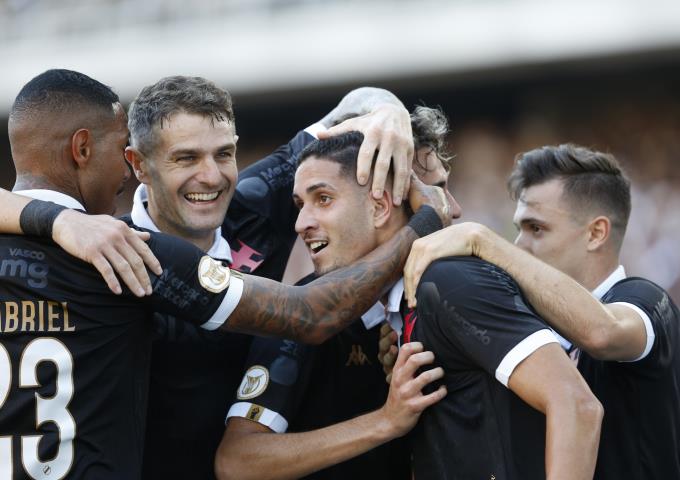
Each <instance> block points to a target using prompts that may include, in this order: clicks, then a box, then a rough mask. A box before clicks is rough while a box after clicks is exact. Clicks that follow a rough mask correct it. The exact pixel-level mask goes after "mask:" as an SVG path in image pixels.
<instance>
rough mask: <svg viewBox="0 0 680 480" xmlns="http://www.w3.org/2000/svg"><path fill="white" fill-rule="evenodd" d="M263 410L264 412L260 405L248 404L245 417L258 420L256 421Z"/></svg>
mask: <svg viewBox="0 0 680 480" xmlns="http://www.w3.org/2000/svg"><path fill="white" fill-rule="evenodd" d="M263 412H264V408H263V407H261V406H259V405H255V404H252V405H251V406H250V408H249V409H248V413H247V414H246V418H247V419H248V420H252V421H254V422H258V421H260V417H261V416H262V413H263Z"/></svg>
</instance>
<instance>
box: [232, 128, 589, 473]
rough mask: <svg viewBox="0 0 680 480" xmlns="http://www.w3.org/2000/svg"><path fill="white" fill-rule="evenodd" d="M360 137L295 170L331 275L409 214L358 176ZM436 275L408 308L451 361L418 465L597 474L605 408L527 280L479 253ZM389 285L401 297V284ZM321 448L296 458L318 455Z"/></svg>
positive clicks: (417, 435)
mask: <svg viewBox="0 0 680 480" xmlns="http://www.w3.org/2000/svg"><path fill="white" fill-rule="evenodd" d="M360 142H361V137H360V134H349V135H346V136H342V137H337V138H334V139H330V140H326V141H323V142H319V143H318V144H315V146H314V147H311V146H310V147H308V150H306V151H305V154H303V155H302V156H301V158H300V166H299V168H298V171H297V173H296V182H295V196H296V203H297V204H298V205H299V207H300V214H299V217H298V223H297V228H298V230H300V231H302V232H303V236H304V239H305V242H306V244H307V245H308V247H309V249H310V253H311V255H312V260H313V261H314V264H315V268H316V270H317V272H319V273H325V275H333V274H334V273H335V271H333V270H334V268H337V267H338V266H339V265H343V264H344V263H345V262H346V261H348V259H349V258H352V256H353V255H354V254H355V252H354V251H357V253H359V252H363V251H368V250H370V249H371V248H373V247H374V246H375V245H379V244H384V243H383V242H385V241H386V240H387V239H388V238H390V236H391V235H392V234H393V232H395V231H398V229H399V228H400V226H401V225H403V224H404V222H406V220H407V215H406V212H405V210H404V209H403V208H398V207H394V206H393V204H392V202H391V199H390V197H389V194H385V196H384V197H383V198H382V199H379V200H375V199H373V198H372V197H370V196H369V193H368V191H367V190H366V188H365V187H361V186H359V185H358V184H356V182H354V175H355V173H354V169H355V163H354V162H355V161H356V153H355V152H356V146H357V145H359V144H360ZM348 210H349V211H351V212H353V213H352V222H349V223H348V222H347V217H346V216H345V215H343V213H344V212H346V211H348ZM350 244H351V249H352V250H354V251H350V249H349V248H348V245H350ZM326 272H329V273H326ZM325 275H324V276H325ZM324 276H322V277H321V278H322V279H323V278H324ZM428 285H429V286H428V288H427V289H426V290H425V291H424V296H423V297H421V298H419V303H420V305H419V312H418V320H417V321H416V320H414V318H415V317H414V316H413V314H412V313H410V314H409V315H408V317H407V321H406V325H405V339H406V340H407V341H408V340H412V339H413V338H412V337H413V336H416V335H418V337H419V338H422V339H423V340H424V343H425V345H430V346H431V347H432V348H435V349H436V350H437V353H435V359H436V360H435V365H436V366H441V367H442V368H443V369H444V372H445V376H444V385H445V386H446V389H447V391H448V392H449V394H448V395H447V396H446V397H445V399H444V400H442V401H440V402H439V403H437V404H434V405H433V406H431V407H430V408H429V409H427V410H426V411H425V412H424V413H423V415H422V416H421V419H420V421H419V425H418V426H417V427H416V430H415V431H414V432H413V433H414V442H413V445H414V458H415V465H414V467H415V477H416V478H446V477H447V476H448V477H454V476H457V477H459V478H475V477H481V478H491V477H492V476H496V477H497V478H510V479H513V478H518V479H519V478H521V479H533V478H545V477H546V475H547V476H548V477H549V478H572V479H573V478H588V476H589V475H591V476H592V471H593V468H594V465H595V455H596V451H597V441H598V438H599V425H600V421H601V417H602V411H601V408H600V406H599V403H598V402H597V400H595V398H594V396H593V395H592V393H591V392H590V391H589V390H588V388H587V386H586V384H585V382H584V381H583V379H582V378H581V377H580V375H579V374H578V372H577V371H576V368H575V366H574V365H573V364H572V363H571V362H570V361H569V359H568V357H567V356H566V355H565V354H564V352H563V351H562V350H561V348H560V347H559V345H558V343H557V339H556V338H555V337H554V335H552V333H551V332H550V331H549V330H548V329H547V327H546V325H545V324H544V323H543V322H542V320H540V319H539V318H538V317H537V316H536V314H535V313H533V311H532V310H531V308H530V307H529V306H528V304H526V303H525V301H524V299H523V297H522V295H521V292H520V291H519V288H518V286H517V285H516V284H515V283H514V282H513V281H512V280H511V279H510V277H508V276H507V275H506V274H504V273H503V272H502V271H501V270H500V269H498V268H496V267H494V266H492V265H490V264H488V263H486V262H483V261H480V260H477V259H472V258H470V259H463V260H449V261H444V262H440V263H439V268H438V269H437V271H436V277H434V276H432V277H429V283H428ZM390 295H391V296H393V298H397V299H398V298H400V297H401V291H400V289H399V285H398V284H397V285H396V286H395V288H394V289H393V290H392V292H390ZM423 307H424V308H423ZM421 308H422V309H423V310H420V309H421ZM414 324H415V327H414ZM414 328H415V330H414ZM252 376H254V377H257V376H259V375H257V374H255V373H254V372H253V375H252ZM506 387H507V388H506ZM246 390H251V393H252V390H254V391H257V387H253V388H252V389H249V388H247V386H246V389H245V390H243V392H244V393H246V394H248V392H247V391H246ZM255 403H257V402H255ZM532 407H533V408H532ZM258 413H259V412H258ZM263 415H264V413H263ZM331 428H332V427H331ZM357 434H359V433H357ZM258 438H261V439H262V441H263V442H264V439H265V437H264V435H262V436H260V437H258V436H257V435H253V436H252V439H251V447H252V449H257V448H258V444H257V441H256V439H258ZM296 438H297V437H291V440H292V441H294V440H295V439H296ZM259 451H260V450H259V449H258V450H257V452H259ZM262 451H267V450H266V448H265V449H263V450H262ZM544 452H545V456H544ZM331 453H332V449H331ZM324 454H326V452H325V451H324ZM308 457H311V458H308ZM316 457H317V456H316V455H310V456H304V458H297V457H296V459H295V462H290V463H291V464H297V463H303V462H304V463H305V465H307V466H309V463H308V462H313V461H314V460H315V459H316ZM258 458H260V457H258ZM267 458H275V457H267ZM267 458H261V460H260V461H262V462H266V460H267ZM250 460H251V461H254V459H252V458H251V459H250ZM317 461H318V460H317ZM270 468H272V469H273V466H270ZM285 468H295V465H287V466H286V467H285ZM295 475H296V473H291V476H295Z"/></svg>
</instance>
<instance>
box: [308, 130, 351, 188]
mask: <svg viewBox="0 0 680 480" xmlns="http://www.w3.org/2000/svg"><path fill="white" fill-rule="evenodd" d="M363 141H364V134H363V133H361V132H347V133H343V134H341V135H336V136H333V137H330V138H327V139H324V140H314V141H313V142H312V143H310V144H309V145H307V146H306V147H305V148H304V150H302V152H300V156H299V157H298V162H297V166H298V167H299V166H300V165H301V164H302V163H303V162H304V161H305V160H307V159H308V158H309V157H317V158H321V159H323V160H328V161H331V162H335V163H338V164H339V165H340V172H341V173H342V174H343V175H345V176H348V177H350V176H356V171H357V159H358V157H359V149H360V148H361V143H362V142H363Z"/></svg>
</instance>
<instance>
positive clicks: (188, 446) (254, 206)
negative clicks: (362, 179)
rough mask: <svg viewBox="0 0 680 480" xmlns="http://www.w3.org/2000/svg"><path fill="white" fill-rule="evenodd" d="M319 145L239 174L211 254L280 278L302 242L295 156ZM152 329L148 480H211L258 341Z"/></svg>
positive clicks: (278, 155) (160, 323)
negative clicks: (228, 419)
mask: <svg viewBox="0 0 680 480" xmlns="http://www.w3.org/2000/svg"><path fill="white" fill-rule="evenodd" d="M313 140H314V137H312V136H311V135H310V134H309V133H306V132H299V133H298V134H297V135H296V136H295V137H294V138H293V139H292V140H291V141H290V142H289V143H288V144H286V145H283V146H281V147H279V148H278V149H277V150H276V151H274V152H273V153H272V154H271V155H269V156H267V157H265V158H263V159H261V160H259V161H257V162H255V163H254V164H253V165H251V166H250V167H248V168H246V169H244V170H243V171H242V172H240V173H239V182H238V184H237V186H236V192H235V194H234V198H233V199H232V201H231V204H230V206H229V211H228V213H227V216H226V218H225V220H224V224H223V225H222V227H221V229H217V233H216V235H217V236H220V238H216V242H215V245H214V246H213V248H211V250H210V252H209V254H211V255H212V256H214V257H216V258H221V259H223V260H225V261H227V262H228V263H229V264H230V265H231V267H232V268H234V269H236V270H240V271H243V272H246V273H249V274H252V275H257V276H263V277H267V278H272V279H274V280H280V279H281V277H282V276H283V272H284V270H285V266H286V261H287V260H288V255H289V254H290V249H291V248H292V245H293V243H294V241H295V237H296V233H295V231H294V225H295V219H296V218H297V209H296V208H295V206H294V204H293V201H292V191H293V180H294V175H295V165H296V163H297V155H298V154H299V153H300V152H301V151H302V149H303V148H304V147H305V146H306V145H307V144H309V143H310V142H311V141H313ZM143 189H144V186H143V185H142V186H140V190H138V192H137V193H143ZM137 193H136V194H135V205H134V207H133V214H132V219H134V220H135V223H136V224H138V225H139V226H144V227H147V228H152V227H151V226H147V225H146V223H147V222H152V220H151V218H150V217H149V216H148V213H146V208H145V206H144V202H145V201H146V198H145V195H139V196H138V195H137ZM135 213H136V215H135ZM222 237H223V238H222ZM227 242H228V243H227ZM223 245H226V249H227V251H226V252H225V251H224V246H223ZM230 247H231V251H229V249H230ZM154 324H155V329H154V330H155V341H154V343H153V353H152V355H151V374H150V387H149V409H148V415H147V429H146V445H145V450H144V478H145V479H156V478H158V479H165V478H192V479H200V480H205V479H212V478H214V466H213V464H214V458H215V452H216V450H217V447H218V445H219V443H220V440H221V439H222V435H223V433H224V417H225V415H226V414H227V410H228V407H229V404H230V403H231V400H232V398H233V396H234V392H235V391H236V389H237V388H238V385H239V383H240V382H241V378H242V376H243V371H244V366H245V360H246V358H247V356H248V351H249V348H250V342H251V340H252V337H251V336H249V335H243V334H237V333H231V332H217V331H206V330H204V329H201V328H197V327H195V326H194V325H191V324H187V323H186V322H184V321H182V320H180V319H178V318H175V317H172V316H168V315H163V314H156V319H155V322H154Z"/></svg>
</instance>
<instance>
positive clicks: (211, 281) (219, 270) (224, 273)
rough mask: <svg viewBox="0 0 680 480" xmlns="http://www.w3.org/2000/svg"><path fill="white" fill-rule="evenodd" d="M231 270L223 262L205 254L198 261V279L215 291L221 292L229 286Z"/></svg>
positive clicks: (206, 287)
mask: <svg viewBox="0 0 680 480" xmlns="http://www.w3.org/2000/svg"><path fill="white" fill-rule="evenodd" d="M230 278H231V271H230V270H229V267H225V266H224V265H222V262H220V261H218V260H215V259H214V258H211V257H209V256H208V255H205V256H204V257H203V258H201V261H200V262H199V263H198V281H199V282H200V283H201V286H202V287H203V288H205V289H206V290H208V291H209V292H213V293H220V292H221V291H222V290H224V289H225V288H227V287H228V286H229V280H230Z"/></svg>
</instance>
